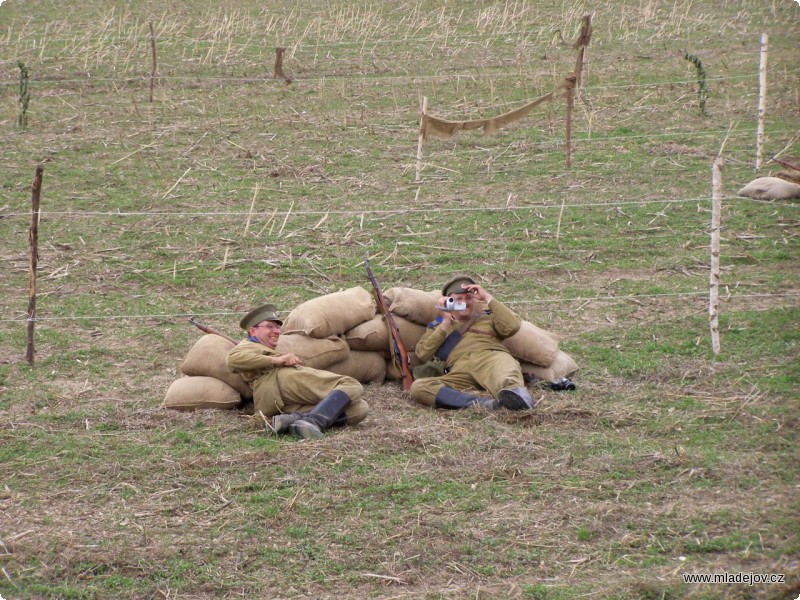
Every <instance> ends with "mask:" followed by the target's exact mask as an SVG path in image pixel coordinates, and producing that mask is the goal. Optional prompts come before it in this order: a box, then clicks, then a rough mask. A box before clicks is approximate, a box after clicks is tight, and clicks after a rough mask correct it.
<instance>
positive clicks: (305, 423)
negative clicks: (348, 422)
mask: <svg viewBox="0 0 800 600" xmlns="http://www.w3.org/2000/svg"><path fill="white" fill-rule="evenodd" d="M349 404H350V396H348V395H347V394H345V393H344V392H343V391H341V390H333V391H332V392H331V393H330V394H328V395H327V396H325V397H324V398H323V399H322V400H320V401H319V404H317V405H316V406H315V407H314V408H313V409H312V410H311V412H309V413H306V414H303V415H301V418H300V419H299V420H297V421H296V422H294V423H292V424H291V425H289V433H291V434H292V435H296V436H298V437H301V438H303V439H319V438H321V437H322V436H323V435H324V434H323V432H324V431H325V430H326V429H328V428H329V427H331V425H333V424H334V423H335V422H336V420H337V419H338V417H339V416H340V415H341V414H342V412H344V409H345V408H347V407H348V406H349Z"/></svg>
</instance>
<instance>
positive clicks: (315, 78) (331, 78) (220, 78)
mask: <svg viewBox="0 0 800 600" xmlns="http://www.w3.org/2000/svg"><path fill="white" fill-rule="evenodd" d="M483 75H484V76H491V77H492V78H493V79H497V78H498V77H519V73H518V72H512V71H509V72H503V73H491V74H490V73H483ZM527 75H532V76H538V77H542V78H548V79H563V77H561V76H560V75H559V74H557V73H553V72H541V73H527ZM156 79H158V80H159V81H161V82H165V81H194V82H203V81H206V82H216V83H219V82H229V83H272V84H274V85H275V89H274V90H270V91H271V92H277V91H285V90H286V89H287V88H286V83H285V81H284V80H283V79H281V78H278V79H276V78H274V77H273V76H272V75H271V74H264V75H260V76H250V77H233V76H225V75H202V76H200V75H192V74H187V75H158V76H157V77H156ZM452 79H458V80H461V79H476V74H475V72H474V71H472V72H464V73H448V74H440V75H405V76H401V75H378V76H364V75H360V76H352V75H312V76H311V77H303V76H302V75H293V79H292V83H293V84H296V85H297V86H299V85H300V84H303V83H316V84H320V83H326V82H336V81H356V82H359V81H360V82H368V83H375V82H379V83H382V82H387V81H389V82H396V83H405V82H408V81H412V82H413V81H426V80H428V81H434V80H435V81H442V80H452ZM747 79H758V73H753V74H750V75H730V76H719V77H707V78H706V81H707V82H728V81H736V80H747ZM149 80H150V75H149V74H144V73H142V74H140V75H128V76H123V77H91V76H87V77H81V78H78V79H62V78H48V77H42V78H36V77H33V78H31V79H30V80H29V83H28V85H29V86H30V87H31V88H33V89H35V88H37V87H41V88H45V87H47V86H45V85H41V84H50V83H54V84H62V83H63V84H75V83H77V84H83V83H136V82H142V83H147V82H149ZM696 84H697V80H696V79H677V80H673V81H651V82H646V83H645V82H642V83H630V84H609V85H585V86H584V87H582V88H581V89H582V90H584V93H588V92H596V91H602V90H622V89H631V88H654V87H663V86H680V85H696ZM18 85H19V81H15V80H9V81H0V86H18ZM519 102H521V103H524V102H525V101H524V100H520V101H519ZM509 104H511V103H509ZM495 106H502V105H495ZM489 108H491V106H490V107H489Z"/></svg>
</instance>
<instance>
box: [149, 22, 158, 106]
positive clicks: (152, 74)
mask: <svg viewBox="0 0 800 600" xmlns="http://www.w3.org/2000/svg"><path fill="white" fill-rule="evenodd" d="M150 50H151V53H152V55H153V69H152V71H150V104H152V103H153V85H155V80H156V72H157V71H158V64H157V63H156V34H155V32H154V31H153V22H152V21H150Z"/></svg>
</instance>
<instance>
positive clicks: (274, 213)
mask: <svg viewBox="0 0 800 600" xmlns="http://www.w3.org/2000/svg"><path fill="white" fill-rule="evenodd" d="M722 199H723V200H725V201H730V200H737V201H744V202H752V201H755V200H754V199H753V198H747V197H744V196H724V197H723V198H722ZM710 200H711V196H697V197H694V198H641V199H631V200H622V201H619V202H578V203H569V204H565V205H564V206H565V208H568V209H575V208H615V207H618V206H635V205H642V204H684V203H691V202H708V201H710ZM765 202H767V203H769V204H770V205H772V206H784V207H789V208H800V203H798V204H779V203H776V202H775V201H765ZM547 209H558V210H560V209H561V204H560V203H553V204H533V205H528V206H458V207H442V206H436V207H419V208H391V209H389V208H387V209H377V208H373V207H370V208H368V209H349V210H340V209H315V210H293V209H291V208H289V209H286V210H280V211H278V210H269V211H245V210H241V211H239V210H237V211H192V212H186V211H183V212H181V211H44V210H42V211H39V215H40V217H42V218H43V217H77V218H81V217H246V216H252V217H278V216H281V217H283V216H292V215H294V216H323V215H343V216H360V215H365V214H370V215H405V214H427V213H437V214H438V213H459V212H508V213H511V212H515V211H534V210H547ZM30 215H31V213H30V212H13V213H3V212H0V219H7V218H12V217H15V218H16V217H26V218H30Z"/></svg>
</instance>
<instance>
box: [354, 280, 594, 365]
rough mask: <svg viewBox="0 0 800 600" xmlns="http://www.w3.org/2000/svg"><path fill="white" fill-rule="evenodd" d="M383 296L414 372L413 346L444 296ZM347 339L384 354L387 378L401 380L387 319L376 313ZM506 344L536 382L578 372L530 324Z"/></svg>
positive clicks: (405, 292) (402, 291) (411, 292)
mask: <svg viewBox="0 0 800 600" xmlns="http://www.w3.org/2000/svg"><path fill="white" fill-rule="evenodd" d="M383 295H384V298H385V299H386V302H387V303H388V305H389V311H390V312H391V313H392V316H393V318H394V322H395V324H396V325H397V329H398V330H399V331H400V338H401V339H402V341H403V345H404V346H405V348H406V351H407V352H408V357H409V361H410V363H411V368H412V369H413V368H414V367H416V366H418V365H419V364H420V360H419V359H418V358H417V356H416V354H415V353H414V347H415V346H416V345H417V342H418V341H419V339H420V338H421V337H422V335H423V334H424V333H425V327H426V326H427V324H428V323H430V322H431V321H433V320H434V319H436V317H437V316H438V315H439V311H438V310H437V309H436V303H437V301H438V300H439V298H440V297H441V293H440V292H439V291H433V292H424V291H422V290H416V289H413V288H406V287H394V288H389V289H388V290H386V291H385V292H384V293H383ZM475 308H476V309H477V310H483V309H485V306H481V303H476V306H475ZM344 339H345V341H346V342H347V344H348V346H349V347H350V351H351V353H352V352H353V351H359V352H373V353H381V354H382V355H383V356H384V358H385V359H387V364H386V378H387V379H390V380H398V379H401V377H402V373H401V372H400V369H399V368H398V367H397V365H396V364H395V362H394V361H392V360H391V351H392V350H391V349H392V344H391V337H390V335H389V327H388V325H387V324H386V317H384V316H383V315H380V314H376V315H375V316H373V317H372V318H371V319H370V320H369V321H365V322H363V323H361V324H359V325H357V326H355V327H354V328H352V329H350V330H349V331H346V332H345V334H344ZM503 343H504V344H505V346H506V347H507V348H508V349H509V352H511V354H512V355H513V356H514V357H515V358H516V359H517V360H518V361H519V362H520V366H521V367H522V372H523V373H525V374H526V375H529V376H531V377H532V378H533V379H534V380H545V381H552V380H554V379H559V378H561V377H568V376H571V375H572V374H574V373H575V372H576V371H577V370H578V366H577V364H576V363H575V361H574V360H573V359H572V357H570V356H569V355H568V354H566V353H565V352H563V351H562V350H560V349H559V347H558V339H557V338H556V336H555V335H553V334H551V333H549V332H547V331H545V330H543V329H540V328H539V327H537V326H535V325H533V324H532V323H530V322H528V321H523V322H522V327H521V328H520V330H519V331H518V332H517V333H516V334H515V335H513V336H512V337H510V338H508V339H507V340H505V341H504V342H503Z"/></svg>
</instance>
